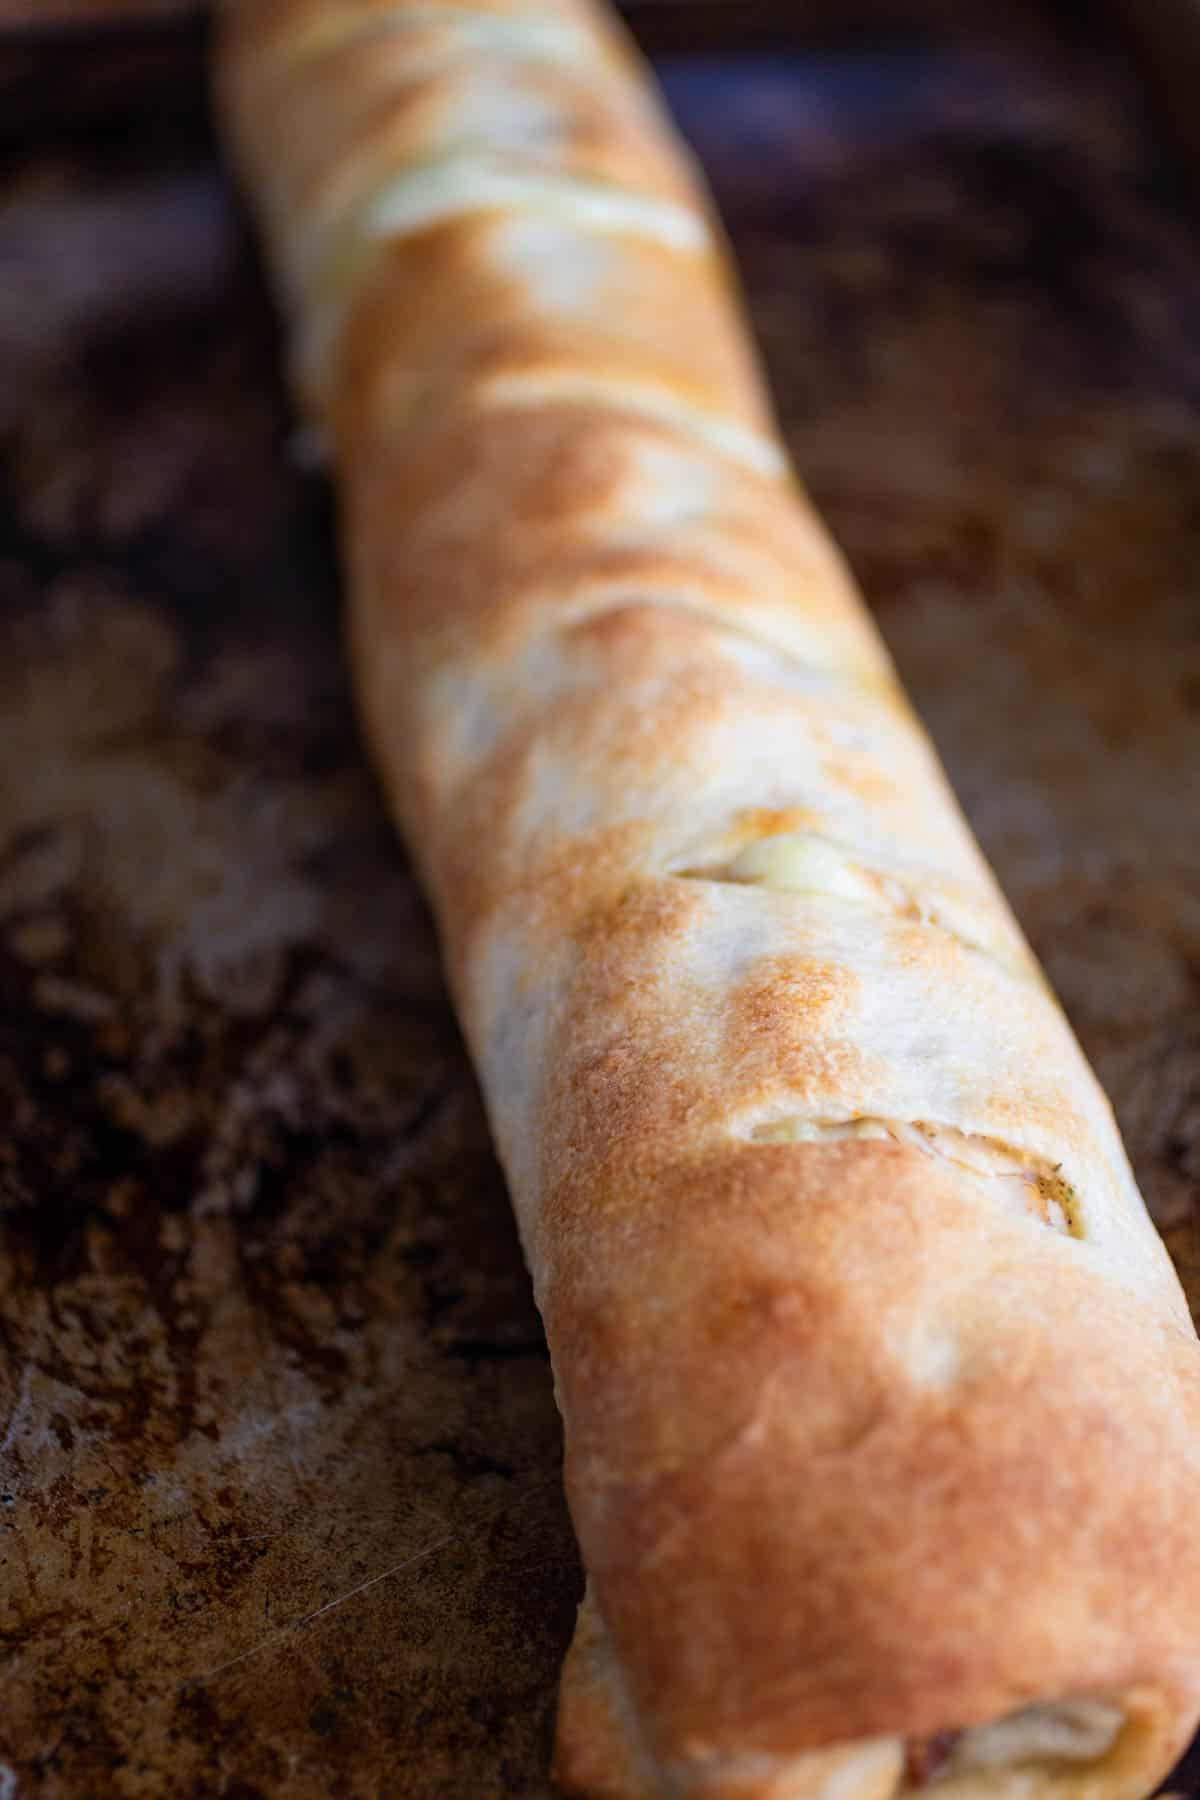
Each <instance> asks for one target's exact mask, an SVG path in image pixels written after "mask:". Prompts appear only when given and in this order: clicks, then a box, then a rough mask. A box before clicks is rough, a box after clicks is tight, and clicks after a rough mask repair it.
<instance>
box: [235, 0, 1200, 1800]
mask: <svg viewBox="0 0 1200 1800" xmlns="http://www.w3.org/2000/svg"><path fill="white" fill-rule="evenodd" d="M219 66H220V97H221V103H222V109H223V115H224V118H225V122H226V127H227V133H228V138H229V142H230V145H231V147H232V149H233V152H234V155H235V158H236V160H237V162H238V164H239V166H240V168H241V171H242V173H243V175H244V178H245V181H246V185H247V190H248V193H249V195H250V198H251V200H252V202H253V204H254V205H255V207H256V208H257V210H258V213H259V216H260V218H261V220H262V223H263V227H264V231H265V236H266V243H267V250H268V254H269V256H270V259H271V262H272V266H273V269H274V271H275V274H276V278H277V282H278V286H279V291H280V295H281V298H282V300H283V303H284V306H285V309H286V311H287V314H288V320H289V325H290V333H291V343H292V360H293V369H294V372H295V378H296V383H297V389H298V393H299V395H300V397H301V400H302V404H303V405H304V407H305V408H306V410H307V412H308V415H309V418H310V420H311V422H312V424H313V426H314V427H315V428H316V429H317V430H319V431H320V432H321V433H322V434H324V435H325V436H326V437H327V439H328V440H329V442H330V443H331V446H332V450H333V454H334V458H335V462H336V466H337V471H338V476H339V482H340V492H341V499H342V516H343V532H344V542H345V554H346V560H347V565H348V570H349V574H350V638H351V645H352V652H353V658H354V663H355V670H356V676H357V685H358V692H359V696H360V701H361V706H362V711H363V716H364V719H365V722H366V727H367V731H368V734H369V737H370V740H371V743H372V746H373V749H374V752H375V756H376V759H377V761H378V764H379V767H380V770H381V773H382V776H383V779H384V782H385V784H386V787H387V791H388V793H389V796H390V799H391V802H392V804H393V806H394V809H395V812H396V815H397V817H398V819H399V820H400V822H401V823H402V825H403V828H404V830H405V833H406V836H407V838H408V841H409V844H410V847H411V849H412V852H413V854H414V856H415V857H416V859H417V861H418V863H419V865H420V867H421V869H422V871H423V874H424V878H425V880H426V883H427V885H428V888H429V892H430V894H431V897H432V899H433V902H434V906H435V909H436V912H437V917H438V921H439V926H440V930H441V934H442V940H443V944H444V947H445V954H446V960H447V966H448V969H449V972H450V977H451V981H452V984H453V988H454V993H455V997H456V1001H457V1005H458V1009H459V1013H460V1016H461V1019H462V1022H463V1026H464V1029H465V1031H466V1033H467V1035H468V1038H469V1041H470V1043H471V1046H472V1050H473V1054H474V1056H475V1060H476V1063H477V1066H478V1069H479V1072H480V1076H481V1080H482V1084H483V1088H484V1093H485V1097H486V1100H487V1105H488V1109H489V1115H490V1118H491V1122H492V1126H493V1130H494V1133H495V1137H496V1141H497V1144H498V1146H499V1149H500V1153H501V1156H502V1158H503V1160H504V1164H505V1167H506V1170H507V1173H508V1177H509V1182H510V1186H511V1190H512V1194H513V1200H514V1204H515V1207H516V1210H517V1215H518V1220H519V1223H520V1227H521V1232H522V1237H523V1241H524V1244H525V1249H526V1253H527V1256H528V1259H529V1264H530V1268H531V1270H532V1272H533V1277H534V1281H535V1284H536V1290H537V1294H538V1299H539V1303H540V1305H541V1308H542V1311H543V1315H544V1317H545V1321H546V1329H547V1334H548V1338H549V1342H550V1347H551V1352H552V1357H553V1362H554V1370H555V1379H556V1384H557V1390H558V1395H559V1400H560V1404H561V1407H562V1412H563V1419H564V1427H565V1434H566V1467H567V1483H568V1490H569V1497H570V1502H571V1508H572V1514H573V1517H574V1520H575V1524H576V1528H577V1531H578V1534H579V1540H580V1544H581V1548H582V1551H583V1556H584V1561H585V1564H586V1566H587V1570H588V1576H589V1597H588V1600H587V1602H586V1604H585V1607H584V1609H583V1611H582V1613H581V1618H580V1626H579V1631H578V1633H577V1636H576V1641H575V1644H574V1646H573V1648H572V1651H571V1654H570V1657H569V1658H568V1662H567V1666H566V1671H565V1675H564V1684H563V1694H562V1704H561V1712H560V1724H559V1738H558V1750H557V1772H558V1776H559V1779H560V1780H561V1782H562V1783H563V1785H564V1786H565V1787H566V1788H567V1789H568V1791H570V1792H573V1793H576V1794H579V1795H584V1796H592V1797H593V1800H605V1797H607V1800H635V1797H638V1800H640V1797H642V1796H658V1795H682V1796H692V1795H694V1796H701V1797H703V1800H810V1797H811V1800H816V1797H818V1796H822V1797H824V1800H887V1797H890V1796H892V1795H895V1794H897V1793H904V1792H908V1791H911V1789H912V1788H913V1786H914V1785H917V1784H919V1783H921V1782H922V1781H924V1780H926V1779H928V1781H929V1782H930V1784H931V1785H932V1786H933V1787H934V1788H935V1789H940V1790H941V1791H942V1793H943V1794H944V1796H945V1797H946V1800H960V1797H961V1800H967V1797H979V1800H990V1797H991V1796H996V1797H997V1800H999V1797H1000V1796H1004V1797H1006V1800H1041V1797H1042V1796H1059V1795H1061V1796H1064V1797H1066V1796H1074V1797H1076V1800H1118V1797H1121V1796H1124V1797H1127V1800H1138V1797H1139V1796H1143V1795H1146V1794H1148V1793H1149V1792H1150V1791H1151V1789H1152V1787H1153V1785H1154V1783H1155V1781H1156V1780H1157V1779H1158V1778H1159V1776H1160V1775H1161V1774H1162V1773H1163V1772H1164V1771H1165V1770H1166V1768H1167V1767H1168V1766H1169V1764H1170V1762H1171V1759H1172V1757H1173V1755H1174V1754H1175V1753H1176V1751H1177V1749H1178V1748H1179V1746H1180V1745H1181V1743H1182V1742H1183V1741H1184V1739H1185V1738H1186V1736H1187V1733H1188V1731H1189V1729H1190V1728H1191V1726H1192V1724H1193V1722H1194V1720H1195V1717H1196V1715H1197V1712H1198V1711H1200V1529H1198V1525H1200V1519H1198V1513H1197V1507H1198V1502H1197V1495H1198V1494H1200V1480H1198V1477H1200V1347H1198V1346H1197V1343H1196V1339H1195V1335H1194V1332H1193V1330H1192V1326H1191V1322H1190V1320H1189V1318H1188V1314H1187V1310H1186V1307H1185V1305H1184V1302H1183V1298H1182V1295H1181V1293H1180V1291H1179V1287H1178V1284H1177V1282H1176V1280H1175V1277H1174V1274H1173V1272H1172V1270H1171V1267H1170V1264H1169V1261H1168V1259H1167V1257H1166V1255H1165V1252H1164V1251H1163V1249H1162V1246H1161V1244H1160V1243H1159V1240H1158V1238H1157V1236H1156V1234H1155V1232H1154V1230H1153V1227H1152V1226H1151V1224H1150V1222H1149V1220H1148V1218H1147V1216H1146V1214H1145V1210H1144V1208H1143V1206H1142V1203H1141V1200H1140V1198H1139V1196H1138V1194H1137V1191H1136V1188H1135V1187H1134V1184H1133V1180H1132V1177H1131V1175H1130V1172H1129V1169H1128V1166H1127V1163H1126V1161H1125V1157H1124V1154H1123V1151H1122V1149H1121V1145H1120V1142H1119V1140H1118V1137H1117V1134H1116V1130H1115V1127H1114V1124H1113V1120H1112V1116H1111V1113H1110V1111H1109V1108H1108V1106H1107V1104H1106V1102H1105V1101H1104V1098H1103V1096H1102V1095H1101V1093H1100V1091H1099V1089H1098V1087H1097V1085H1096V1083H1095V1081H1094V1079H1093V1077H1092V1075H1091V1074H1090V1072H1089V1070H1088V1069H1087V1067H1086V1065H1085V1063H1084V1061H1083V1059H1082V1056H1081V1054H1080V1052H1079V1050H1078V1047H1077V1045H1076V1044H1075V1041H1074V1039H1073V1037H1072V1036H1071V1033H1070V1031H1069V1029H1068V1027H1067V1025H1066V1023H1065V1021H1064V1020H1063V1018H1062V1016H1061V1014H1060V1012H1059V1011H1058V1009H1057V1007H1056V1005H1055V1003H1054V1001H1053V999H1052V997H1051V996H1050V994H1049V993H1048V992H1047V990H1046V987H1045V984H1044V982H1043V981H1042V978H1041V976H1040V974H1039V972H1038V970H1037V968H1036V965H1035V964H1034V962H1033V960H1032V958H1031V956H1030V953H1029V951H1028V949H1027V947H1026V945H1025V943H1024V941H1023V939H1022V937H1021V934H1020V932H1019V930H1018V928H1017V926H1016V924H1015V923H1014V921H1013V919H1012V917H1011V915H1010V914H1009V912H1008V910H1007V908H1006V907H1005V905H1004V902H1003V900H1002V898H1001V897H1000V895H999V893H998V891H997V889H996V886H995V883H994V881H993V878H992V877H991V875H990V873H989V871H988V869H987V867H986V865H985V864H984V863H983V860H982V858H981V856H980V854H979V852H978V850H977V849H976V847H975V845H974V844H973V842H972V840H971V838H970V835H969V833H968V832H967V830H966V828H965V826H964V824H963V822H962V820H961V818H960V816H959V814H958V812H957V809H956V807H955V805H954V802H953V800H952V798H951V796H950V794H949V792H948V790H947V787H946V784H945V780H944V777H943V776H942V775H941V773H940V771H939V769H938V767H937V764H936V761H935V758H934V756H933V754H932V751H931V749H930V746H929V744H928V742H927V740H926V739H925V737H924V735H923V734H922V732H921V730H920V728H919V726H918V725H917V723H916V722H915V720H914V719H913V717H912V715H911V713H910V711H909V709H908V707H907V705H906V703H905V701H904V698H903V696H902V694H901V693H900V692H899V690H898V688H897V686H896V685H895V682H894V678H893V676H892V673H891V670H890V665H889V663H888V659H887V656H886V653H885V652H884V650H883V648H882V646H881V645H880V643H879V641H878V639H877V637H876V635H875V633H874V631H873V629H872V627H871V625H870V623H869V621H868V619H867V617H866V615H865V613H864V611H863V609H862V607H861V605H860V602H859V601H858V599H857V596H856V594H855V592H854V590H853V586H852V584H851V582H850V579H849V577H848V575H847V573H846V571H845V569H844V567H843V565H842V563H841V561H840V559H839V557H838V555H837V553H836V551H835V550H834V549H833V548H832V546H831V545H830V543H829V541H828V540H827V538H826V536H825V535H824V533H823V531H822V529H821V527H820V525H819V523H818V521H817V520H816V519H815V518H814V516H813V514H812V512H811V509H810V508H809V506H808V504H807V502H806V501H805V499H804V497H803V495H802V493H801V492H800V491H799V489H798V487H797V485H796V483H795V481H794V479H793V477H792V476H791V474H790V472H789V470H788V467H787V462H786V457H785V454H784V452H783V450H782V447H781V446H780V444H779V442H778V439H777V437H776V435H775V432H774V428H773V426H772V422H771V417H770V412H769V407H768V404H767V401H766V399H765V396H764V392H763V389H762V385H761V381H760V378H759V374H758V371H757V366H756V364H755V361H754V357H753V355H752V353H751V351H750V349H749V347H748V344H747V341H746V336H745V333H744V330H743V328H742V326H741V324H740V321H739V318H738V314H737V308H736V304H735V302H734V299H733V296H732V292H731V281H730V277H729V274H728V270H727V265H726V260H725V257H724V255H723V252H722V248H721V243H720V237H719V230H718V227H717V226H716V224H715V222H714V220H713V218H712V216H711V212H710V210H709V208H708V206H707V202H706V201H705V199H704V197H703V194H702V191H701V189H700V187H699V186H698V184H697V181H696V177H695V174H694V172H693V170H692V169H691V167H690V165H689V163H688V159H687V157H686V155H685V154H684V153H683V151H682V150H681V148H680V146H679V145H678V144H677V143H676V142H675V141H674V139H673V137H672V135H671V133H670V131H669V129H668V127H667V126H666V125H665V123H664V122H663V120H662V118H661V116H660V114H659V110H658V107H657V104H656V102H655V100H654V97H653V95H652V92H651V89H650V87H649V84H648V83H647V82H646V81H645V80H644V78H643V76H642V74H641V73H640V71H639V69H638V68H637V65H636V61H635V59H634V58H633V55H632V53H631V51H630V49H629V47H628V46H627V44H626V43H625V41H624V38H623V36H622V35H621V33H620V31H619V29H618V28H617V27H616V25H615V24H614V23H613V22H612V21H611V20H610V19H609V18H608V17H607V16H604V15H602V14H600V13H599V12H597V11H593V10H592V9H591V8H590V7H589V6H587V5H585V4H582V3H580V0H575V3H568V0H538V3H537V4H534V3H533V0H529V3H528V4H522V3H520V0H470V3H469V4H448V3H447V0H404V3H401V4H399V5H397V4H396V0H230V3H229V4H227V6H226V9H225V17H224V30H223V33H222V41H221V46H220V56H219ZM1072 1707H1074V1708H1075V1709H1076V1713H1074V1714H1072V1713H1070V1708H1072ZM1056 1708H1057V1709H1059V1710H1058V1711H1056V1710H1055V1709H1056ZM1064 1708H1065V1709H1067V1713H1066V1715H1064V1714H1063V1712H1062V1709H1064ZM1089 1708H1090V1709H1091V1711H1090V1712H1089V1711H1088V1710H1087V1709H1089ZM1080 1709H1083V1710H1082V1711H1080ZM1097 1709H1099V1710H1098V1711H1097ZM1077 1716H1078V1718H1083V1719H1084V1720H1085V1722H1086V1721H1087V1720H1089V1719H1090V1720H1092V1721H1093V1722H1094V1720H1095V1718H1096V1717H1099V1718H1100V1720H1101V1723H1102V1725H1103V1721H1104V1720H1106V1719H1111V1720H1112V1726H1111V1729H1110V1730H1108V1731H1107V1733H1105V1731H1103V1730H1101V1732H1100V1736H1099V1737H1098V1738H1096V1740H1095V1742H1094V1743H1093V1742H1092V1741H1091V1740H1089V1738H1088V1736H1087V1731H1086V1730H1084V1731H1083V1735H1082V1736H1080V1735H1079V1730H1080V1729H1082V1728H1079V1729H1077ZM1064 1717H1065V1719H1066V1722H1065V1723H1064ZM1072 1720H1076V1723H1074V1724H1073V1723H1072ZM996 1721H1003V1722H1004V1723H1003V1726H1002V1728H1000V1729H999V1730H998V1729H997V1728H996V1725H995V1722H996ZM984 1727H986V1728H987V1729H986V1730H984V1729H982V1728H984ZM976 1728H980V1729H976ZM1072 1732H1075V1734H1076V1735H1075V1737H1072ZM947 1733H952V1734H954V1736H953V1737H952V1738H950V1737H946V1738H945V1739H944V1742H943V1734H947ZM930 1744H933V1745H936V1746H939V1747H938V1748H937V1752H936V1756H934V1755H932V1754H926V1753H925V1752H924V1751H922V1752H921V1754H920V1755H918V1754H916V1752H915V1750H914V1746H922V1745H930ZM1081 1745H1082V1746H1083V1747H1082V1748H1081V1747H1080V1746H1081ZM1064 1746H1065V1747H1064Z"/></svg>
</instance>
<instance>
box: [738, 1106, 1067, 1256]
mask: <svg viewBox="0 0 1200 1800" xmlns="http://www.w3.org/2000/svg"><path fill="white" fill-rule="evenodd" d="M747 1136H748V1137H749V1138H750V1140H751V1142H753V1143H757V1144H830V1143H847V1142H862V1141H864V1140H870V1139H874V1140H875V1141H877V1142H888V1141H890V1142H892V1143H895V1144H903V1145H906V1146H908V1147H910V1148H912V1149H915V1150H919V1151H920V1152H921V1153H922V1155H924V1156H929V1157H933V1158H935V1159H937V1160H938V1161H940V1162H945V1163H948V1164H950V1166H951V1167H953V1168H957V1169H964V1170H966V1171H967V1172H968V1173H969V1174H971V1175H974V1176H976V1177H978V1178H980V1179H982V1180H985V1181H1001V1182H1002V1181H1015V1182H1019V1183H1020V1184H1021V1188H1022V1192H1021V1194H1020V1196H1019V1201H1018V1204H1017V1205H1016V1207H1015V1208H1014V1210H1016V1211H1019V1212H1022V1213H1025V1214H1028V1215H1031V1216H1032V1217H1034V1218H1036V1219H1039V1220H1040V1221H1041V1223H1042V1224H1043V1225H1047V1226H1049V1227H1050V1228H1051V1230H1054V1231H1058V1232H1061V1233H1062V1234H1063V1236H1065V1237H1073V1238H1082V1237H1083V1236H1084V1230H1083V1222H1082V1219H1081V1216H1080V1207H1079V1198H1078V1195H1077V1193H1076V1191H1075V1188H1074V1186H1073V1185H1072V1183H1071V1182H1070V1181H1069V1180H1068V1179H1067V1177H1066V1176H1065V1175H1064V1174H1063V1165H1062V1164H1061V1163H1052V1162H1050V1161H1049V1159H1048V1158H1046V1157H1041V1156H1036V1155H1032V1154H1030V1153H1029V1152H1027V1151H1024V1150H1021V1149H1019V1148H1018V1147H1017V1146H1016V1145H1015V1144H1008V1143H1006V1142H1005V1141H1004V1139H1003V1138H997V1137H992V1136H990V1135H988V1134H987V1133H985V1132H975V1131H961V1130H960V1129H959V1128H958V1127H957V1126H955V1125H943V1124H934V1123H931V1122H930V1121H929V1120H928V1119H887V1118H879V1117H876V1116H874V1115H870V1114H858V1115H856V1116H855V1117H853V1118H849V1119H806V1118H803V1117H801V1116H799V1115H796V1114H793V1115H787V1116H784V1117H780V1118H774V1119H769V1120H764V1121H762V1122H760V1123H759V1124H757V1125H753V1126H751V1128H750V1130H749V1132H748V1133H747Z"/></svg>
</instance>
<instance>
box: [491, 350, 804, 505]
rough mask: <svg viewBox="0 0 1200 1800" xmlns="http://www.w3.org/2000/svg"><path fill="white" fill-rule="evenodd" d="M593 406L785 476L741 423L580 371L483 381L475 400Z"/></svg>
mask: <svg viewBox="0 0 1200 1800" xmlns="http://www.w3.org/2000/svg"><path fill="white" fill-rule="evenodd" d="M547 403H548V404H550V405H552V406H553V405H564V404H565V405H568V406H578V405H594V406H600V407H608V408H609V409H610V410H612V411H616V412H631V413H636V414H638V415H639V416H641V417H643V418H648V419H651V420H653V421H654V423H655V424H659V425H665V426H667V427H668V428H669V429H674V430H676V431H678V432H680V433H681V434H682V435H684V436H686V437H689V438H695V439H697V440H698V441H699V442H700V443H701V444H702V445H704V446H705V448H706V449H710V450H715V451H716V452H717V453H718V454H719V455H721V456H724V457H728V458H729V460H730V461H732V462H739V463H742V464H743V465H744V466H745V467H746V468H747V469H749V470H750V471H751V472H752V473H753V474H755V475H761V476H763V477H765V478H766V479H769V480H782V479H783V478H784V477H785V476H786V475H787V474H788V472H789V463H788V458H787V454H786V452H785V451H784V449H783V447H782V445H780V444H778V443H777V442H776V441H775V440H774V439H773V438H772V437H770V436H769V435H767V434H766V433H765V432H761V431H755V430H754V429H753V428H752V427H750V426H748V425H743V424H742V423H741V422H740V420H738V419H733V418H728V417H726V416H724V415H722V414H720V413H710V412H706V411H704V409H703V408H701V407H697V406H689V405H688V404H687V402H686V401H680V400H675V399H673V398H672V397H671V396H670V395H669V394H665V393H662V392H661V391H658V390H656V389H654V388H652V387H650V386H648V385H646V384H644V383H637V382H630V383H628V384H622V383H616V382H609V381H605V380H603V379H601V378H598V377H596V376H591V375H588V374H586V373H583V372H582V371H574V370H572V371H564V372H562V373H559V374H555V375H544V374H542V375H538V374H532V375H501V376H497V377H495V378H493V379H492V380H490V381H488V382H487V383H486V384H485V385H484V387H483V388H482V389H481V390H480V392H479V393H478V394H477V395H476V396H474V404H476V405H478V406H480V407H481V408H484V407H492V406H511V407H514V408H516V407H527V406H542V405H546V404H547Z"/></svg>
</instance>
